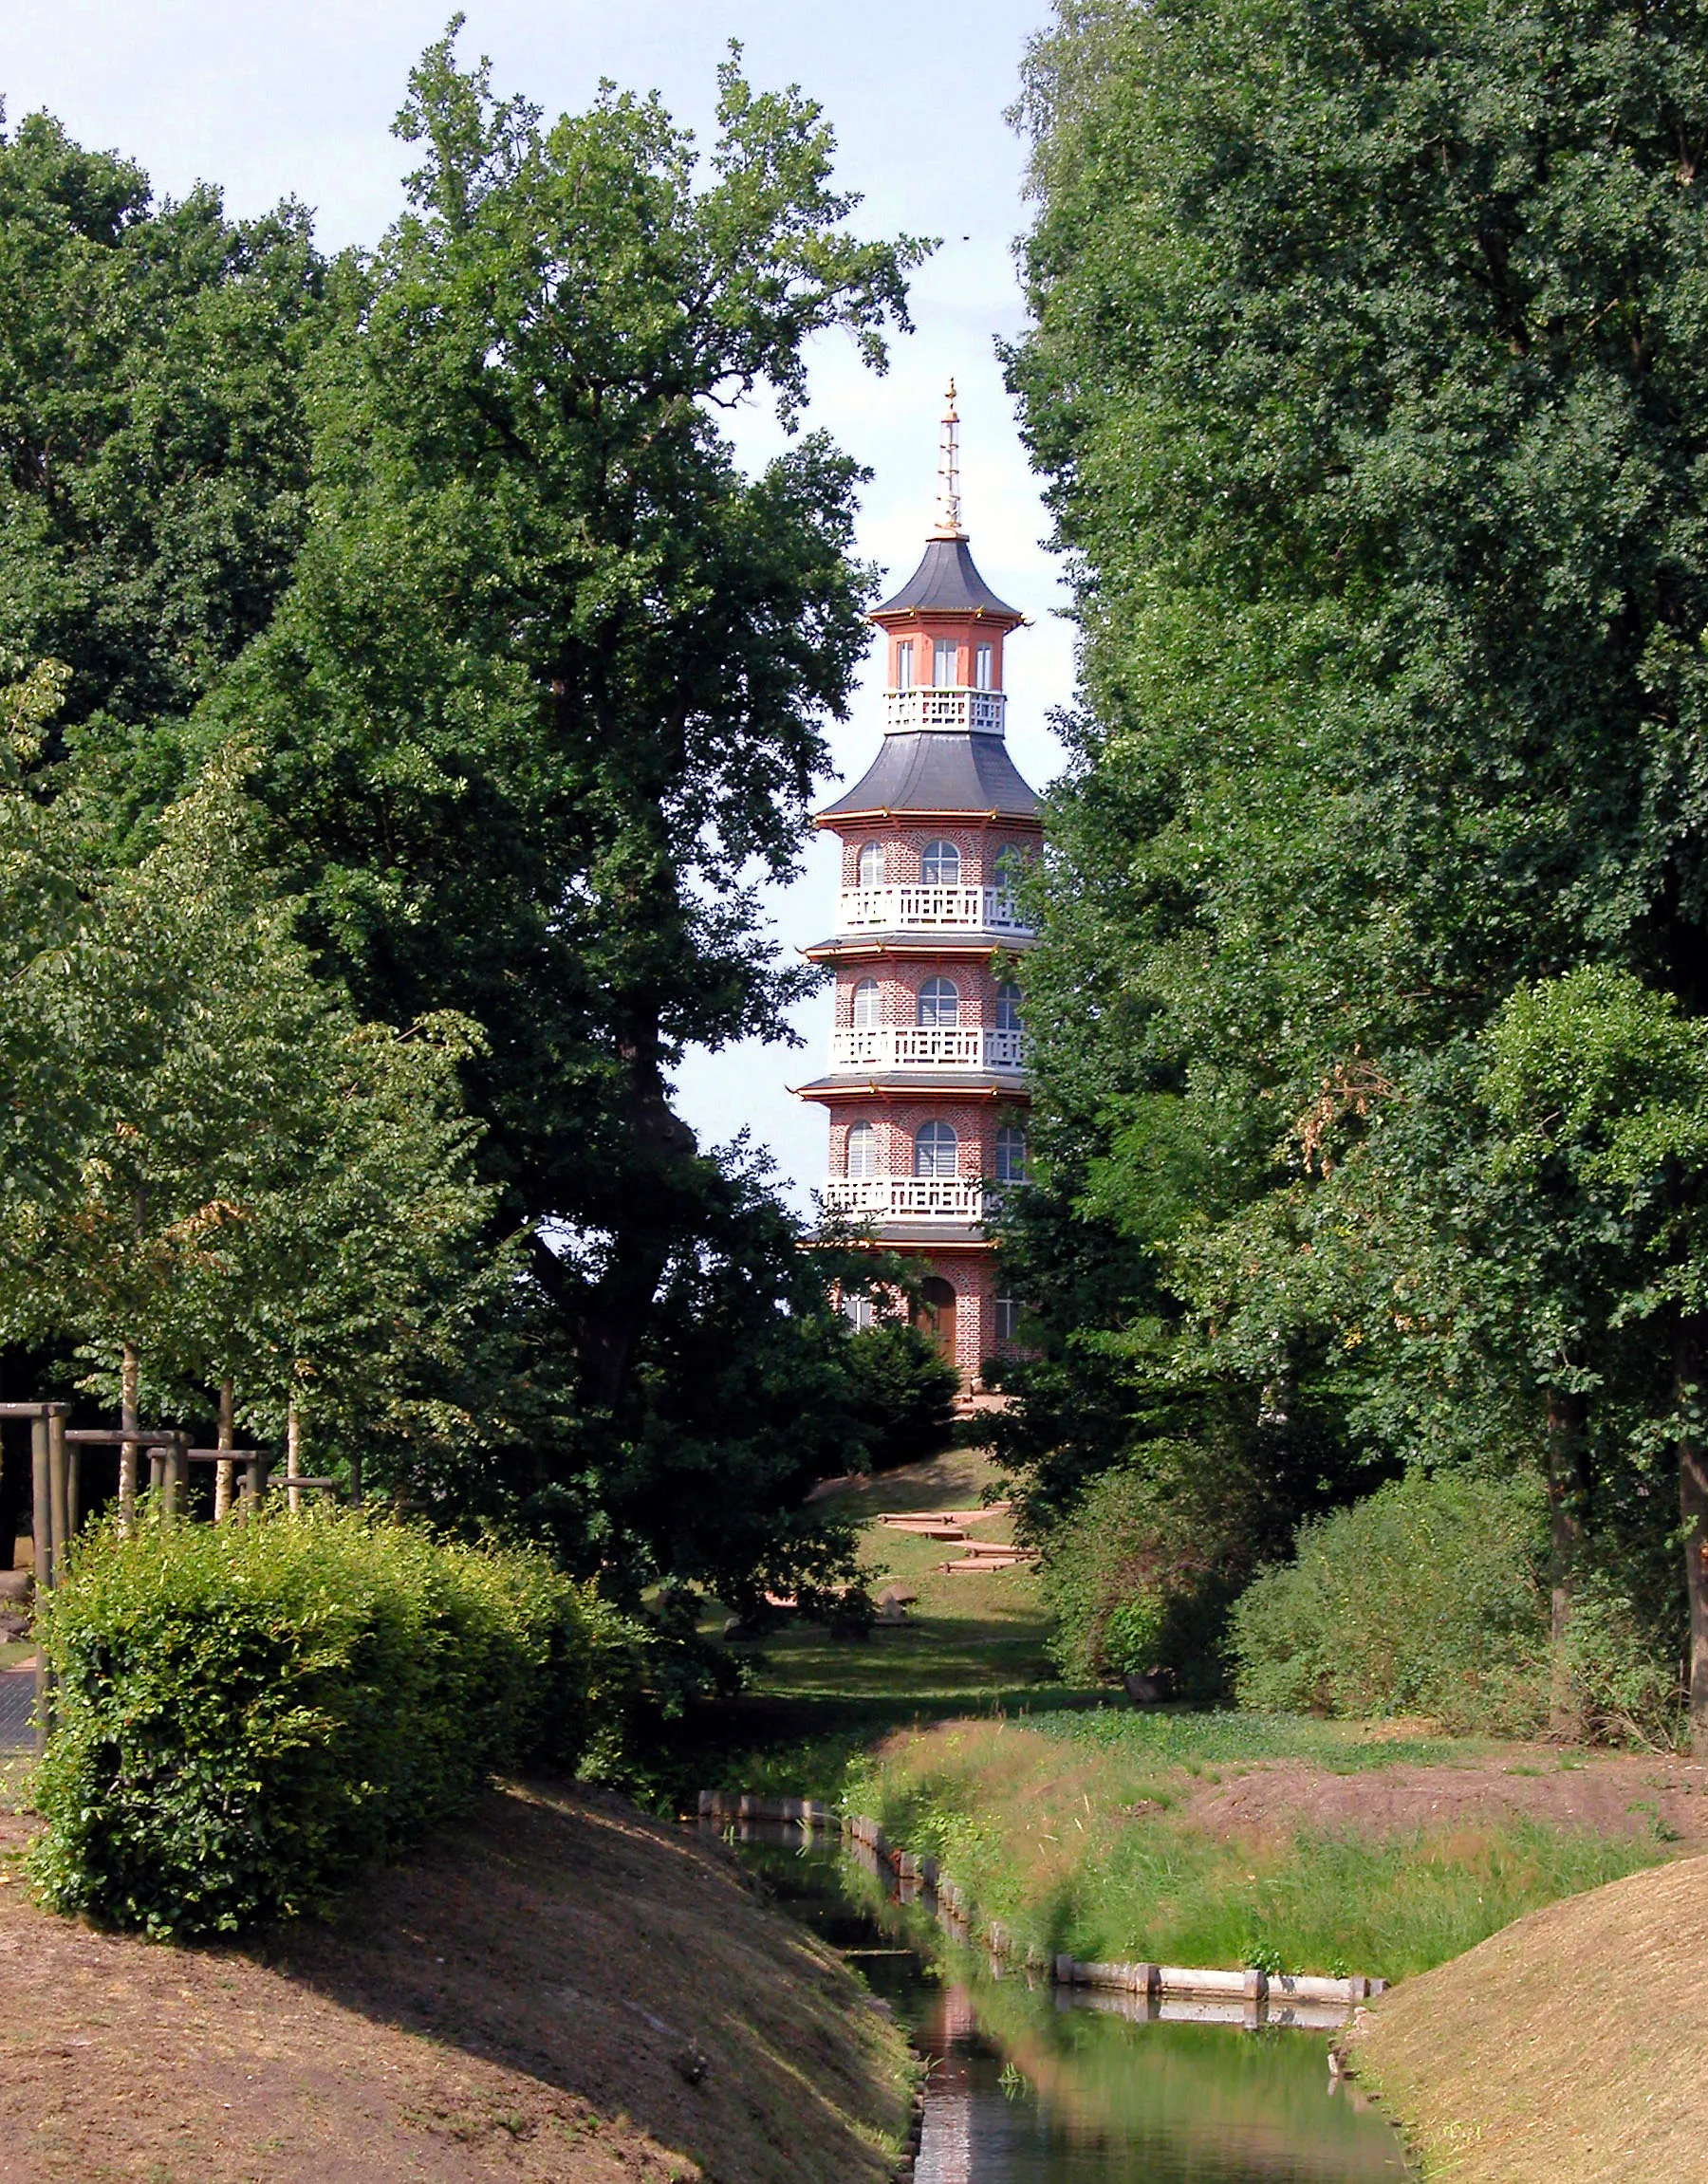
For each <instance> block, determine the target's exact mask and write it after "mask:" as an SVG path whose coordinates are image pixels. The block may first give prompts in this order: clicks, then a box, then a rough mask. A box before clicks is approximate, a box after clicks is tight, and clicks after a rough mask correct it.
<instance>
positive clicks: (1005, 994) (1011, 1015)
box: [855, 978, 1024, 1031]
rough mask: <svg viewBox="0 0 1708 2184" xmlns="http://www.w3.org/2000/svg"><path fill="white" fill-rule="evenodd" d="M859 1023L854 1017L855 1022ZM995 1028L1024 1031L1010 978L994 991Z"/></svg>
mask: <svg viewBox="0 0 1708 2184" xmlns="http://www.w3.org/2000/svg"><path fill="white" fill-rule="evenodd" d="M859 1021H860V1019H859V1018H858V1017H856V1018H855V1022H856V1023H858V1022H859ZM996 1028H997V1030H998V1031H1019V1030H1022V1029H1024V1026H1023V1025H1022V1024H1021V1022H1020V989H1019V988H1018V987H1017V986H1016V985H1015V984H1014V982H1013V980H1012V978H1008V979H1005V980H1004V981H1003V983H1002V984H1001V985H1000V986H999V987H998V988H997V989H996Z"/></svg>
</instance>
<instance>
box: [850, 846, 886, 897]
mask: <svg viewBox="0 0 1708 2184" xmlns="http://www.w3.org/2000/svg"><path fill="white" fill-rule="evenodd" d="M854 878H855V881H856V883H857V884H858V885H859V886H861V887H882V885H883V844H882V842H866V843H865V844H864V845H863V847H862V849H861V852H860V855H859V857H858V858H856V859H855V861H854Z"/></svg>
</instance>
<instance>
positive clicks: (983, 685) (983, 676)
mask: <svg viewBox="0 0 1708 2184" xmlns="http://www.w3.org/2000/svg"><path fill="white" fill-rule="evenodd" d="M973 687H974V688H975V690H993V689H994V688H995V687H996V648H995V646H994V645H992V644H981V645H979V646H978V647H977V649H976V650H975V653H974V655H973Z"/></svg>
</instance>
